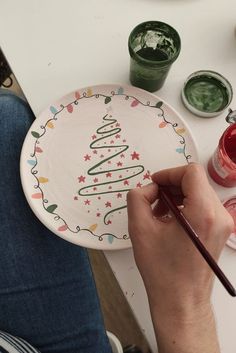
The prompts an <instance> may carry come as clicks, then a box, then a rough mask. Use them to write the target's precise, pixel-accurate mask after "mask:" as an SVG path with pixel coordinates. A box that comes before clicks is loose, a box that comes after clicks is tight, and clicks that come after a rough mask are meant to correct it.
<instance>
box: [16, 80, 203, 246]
mask: <svg viewBox="0 0 236 353" xmlns="http://www.w3.org/2000/svg"><path fill="white" fill-rule="evenodd" d="M120 87H122V88H123V89H124V92H126V91H128V90H130V89H132V90H134V91H137V92H138V93H141V94H142V93H143V94H145V95H148V96H150V97H152V98H153V99H154V100H156V101H161V102H163V104H164V105H166V106H167V107H169V108H170V109H171V111H173V113H174V114H175V116H176V117H177V118H178V119H179V121H181V122H182V124H183V125H184V127H186V129H187V132H188V135H189V137H190V139H191V140H192V143H193V150H194V154H195V155H194V161H199V153H198V145H197V142H196V139H195V137H194V135H193V133H192V131H191V128H190V127H189V125H188V123H187V122H186V121H185V120H184V119H183V118H182V117H181V115H180V113H178V112H177V110H176V109H175V108H173V107H172V105H171V104H169V103H168V102H166V100H165V99H162V98H161V97H159V96H158V95H155V94H154V93H151V92H148V91H146V90H143V89H141V88H139V87H135V86H132V85H127V84H117V83H114V84H113V83H107V84H97V85H88V86H85V87H82V88H77V89H74V90H71V91H70V92H69V93H67V94H65V95H63V96H61V97H60V98H57V99H55V100H54V101H53V102H51V103H50V104H48V105H47V106H46V107H45V108H44V109H43V110H42V111H41V112H40V113H39V114H38V115H37V117H36V118H35V120H34V121H33V123H32V124H31V126H30V127H29V130H28V131H27V133H26V135H25V138H24V142H23V144H22V148H21V153H20V179H21V185H22V189H23V192H24V195H25V197H26V200H27V202H28V205H29V207H30V208H31V210H32V211H33V213H34V215H35V216H36V217H37V218H38V219H39V221H40V222H41V223H42V224H43V225H44V226H45V227H46V228H48V229H49V230H50V231H51V232H52V233H53V234H54V235H56V236H59V237H60V238H62V239H64V240H65V241H68V242H71V243H73V244H75V245H77V246H81V247H85V248H90V249H95V250H104V251H107V250H109V251H116V250H124V249H129V248H132V243H131V240H130V238H128V239H123V240H122V239H120V241H119V246H112V244H109V243H108V242H104V243H103V242H99V243H98V244H100V243H102V244H100V245H101V246H94V242H93V241H91V239H90V241H88V244H87V242H86V241H84V238H83V240H82V241H81V242H80V239H79V238H73V236H70V235H69V234H64V233H63V232H61V233H59V231H57V230H56V229H55V228H54V227H53V226H52V224H51V223H50V222H48V220H47V219H46V217H45V218H44V217H43V216H41V213H40V212H39V211H38V208H37V207H36V206H34V202H33V201H32V199H31V198H30V193H29V192H27V185H26V180H25V178H24V173H25V163H24V162H23V158H24V155H25V153H24V152H25V150H26V148H27V142H28V141H27V140H28V137H29V136H30V132H31V129H32V127H33V126H34V125H35V124H36V122H37V120H38V119H40V117H41V116H43V115H44V114H45V113H46V112H47V110H49V109H50V107H51V106H52V105H53V106H54V105H56V106H57V105H60V102H61V101H62V100H63V99H66V97H69V96H70V95H72V94H75V93H76V92H86V90H88V89H92V90H96V89H98V88H102V89H103V90H107V89H108V88H111V89H112V91H113V90H114V89H118V88H120ZM124 240H125V241H124ZM90 243H92V244H90ZM117 245H118V244H117Z"/></svg>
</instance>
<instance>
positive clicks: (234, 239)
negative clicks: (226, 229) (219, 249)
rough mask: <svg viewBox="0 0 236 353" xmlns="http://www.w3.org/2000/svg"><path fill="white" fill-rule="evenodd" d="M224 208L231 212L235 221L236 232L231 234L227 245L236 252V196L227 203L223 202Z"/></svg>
mask: <svg viewBox="0 0 236 353" xmlns="http://www.w3.org/2000/svg"><path fill="white" fill-rule="evenodd" d="M223 206H224V207H225V208H226V210H227V211H228V212H229V214H230V215H231V216H232V218H233V220H234V225H235V227H234V231H233V233H231V234H230V237H229V239H228V240H227V242H226V244H227V245H228V246H230V247H231V248H233V249H235V250H236V196H233V197H231V198H229V199H227V200H225V201H223Z"/></svg>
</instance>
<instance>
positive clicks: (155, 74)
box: [128, 21, 181, 92]
mask: <svg viewBox="0 0 236 353" xmlns="http://www.w3.org/2000/svg"><path fill="white" fill-rule="evenodd" d="M128 47H129V54H130V82H131V84H132V85H134V86H136V87H140V88H143V89H145V90H147V91H149V92H155V91H157V90H158V89H160V88H161V87H162V86H163V84H164V82H165V79H166V77H167V74H168V72H169V70H170V67H171V65H172V64H173V62H174V61H175V60H176V59H177V57H178V56H179V53H180V48H181V41H180V37H179V34H178V32H177V31H176V30H175V29H174V28H173V27H171V26H169V25H168V24H166V23H164V22H159V21H148V22H143V23H141V24H139V25H138V26H136V27H135V28H134V29H133V30H132V32H131V33H130V36H129V40H128Z"/></svg>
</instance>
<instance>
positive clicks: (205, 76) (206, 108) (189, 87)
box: [182, 70, 233, 118]
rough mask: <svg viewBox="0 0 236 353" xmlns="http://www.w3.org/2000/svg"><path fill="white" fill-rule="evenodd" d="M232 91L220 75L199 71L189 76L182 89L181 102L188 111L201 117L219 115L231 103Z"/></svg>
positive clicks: (227, 82) (209, 71)
mask: <svg viewBox="0 0 236 353" xmlns="http://www.w3.org/2000/svg"><path fill="white" fill-rule="evenodd" d="M232 98H233V89H232V86H231V84H230V83H229V81H228V80H227V79H226V78H225V77H223V76H222V75H221V74H219V73H218V72H215V71H211V70H200V71H196V72H194V73H193V74H191V75H190V76H189V77H188V78H187V80H186V82H185V84H184V87H183V90H182V100H183V103H184V105H185V106H186V108H187V109H188V110H190V111H191V112H192V113H194V114H195V115H198V116H201V117H206V118H208V117H214V116H217V115H219V114H221V113H222V112H223V111H224V110H225V109H226V108H227V107H228V106H229V104H230V103H231V101H232Z"/></svg>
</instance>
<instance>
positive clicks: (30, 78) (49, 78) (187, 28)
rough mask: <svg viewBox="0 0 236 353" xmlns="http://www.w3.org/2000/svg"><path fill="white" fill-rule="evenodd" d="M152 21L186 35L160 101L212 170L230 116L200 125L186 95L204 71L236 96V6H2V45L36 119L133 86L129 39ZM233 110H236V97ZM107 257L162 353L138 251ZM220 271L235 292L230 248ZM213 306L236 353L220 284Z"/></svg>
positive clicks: (41, 1) (230, 0) (228, 352)
mask: <svg viewBox="0 0 236 353" xmlns="http://www.w3.org/2000/svg"><path fill="white" fill-rule="evenodd" d="M147 20H160V21H164V22H167V23H169V24H171V25H172V26H173V27H175V28H176V29H177V30H178V32H179V34H180V37H181V39H182V50H181V54H180V56H179V58H178V60H177V61H176V62H175V63H174V65H173V66H172V68H171V71H170V73H169V75H168V78H167V81H166V83H165V85H164V87H163V88H162V89H161V90H160V91H159V92H158V96H159V97H161V98H162V99H164V100H166V101H167V102H168V103H170V104H171V105H172V106H173V107H174V108H175V109H176V110H177V111H178V112H179V113H180V114H181V116H182V117H183V119H184V120H185V121H186V122H187V124H188V125H189V127H190V128H191V130H192V133H193V135H194V137H195V139H196V142H197V144H198V150H199V156H200V161H201V162H202V163H203V164H204V165H206V162H207V160H208V159H209V157H210V156H211V154H212V152H213V151H214V149H215V147H216V145H217V143H218V140H219V137H220V135H221V134H222V132H223V131H224V129H225V128H226V127H227V123H226V122H225V119H224V117H225V116H226V114H227V112H226V113H225V114H222V115H221V116H219V117H217V118H212V119H202V118H197V117H195V116H194V115H192V114H191V113H190V112H188V111H187V110H186V109H185V108H184V106H183V104H182V102H181V99H180V91H181V88H182V86H183V83H184V80H185V78H186V77H187V76H188V75H189V74H190V73H192V72H194V71H196V70H200V69H211V70H215V71H218V72H220V73H221V74H223V75H224V76H226V77H227V78H228V79H229V80H230V82H231V84H232V86H233V88H234V90H235V91H236V39H235V33H234V28H235V26H236V2H235V0H225V1H220V0H117V1H114V0H100V1H98V0H86V1H81V0H80V1H79V0H77V1H76V0H67V1H64V0H60V1H58V0H50V1H48V0H21V1H18V0H15V1H14V0H0V46H1V47H2V50H3V51H4V53H5V55H6V57H7V59H8V61H9V63H10V65H11V67H12V70H13V72H14V73H15V75H16V77H17V79H18V81H19V84H20V85H21V87H22V89H23V91H24V93H25V96H26V97H27V99H28V101H29V103H30V105H31V107H32V109H33V111H34V113H35V114H36V115H37V114H38V113H39V112H40V111H41V110H43V109H44V107H46V106H47V105H48V104H49V103H51V102H53V101H54V100H55V99H57V98H60V97H61V96H63V95H64V94H66V93H68V92H70V91H73V90H75V89H77V88H82V87H87V86H91V85H95V84H101V83H120V84H128V83H129V80H128V72H129V54H128V49H127V39H128V36H129V33H130V31H131V30H132V29H133V27H135V26H136V25H137V24H138V23H140V22H143V21H147ZM231 107H232V109H236V98H235V97H234V98H233V101H232V104H231ZM212 185H213V186H214V188H215V190H216V192H217V193H218V195H219V197H220V198H221V199H224V198H226V197H228V196H230V195H233V194H236V188H231V189H226V188H223V187H220V186H218V185H216V184H215V183H214V182H212ZM106 257H107V259H108V261H109V263H110V265H111V267H112V269H113V271H114V273H115V275H116V278H117V279H118V281H119V283H120V286H121V288H122V289H123V291H124V293H125V295H126V297H127V300H128V302H129V304H130V305H131V307H132V309H133V311H134V313H135V315H136V318H137V320H138V322H139V324H140V325H141V327H142V329H143V331H144V333H145V335H146V337H147V339H148V341H149V343H150V346H151V347H152V349H153V351H154V352H155V351H156V343H155V338H154V333H153V329H152V325H151V320H150V315H149V310H148V305H147V299H146V294H145V292H144V288H143V285H142V282H141V279H140V276H139V274H138V272H137V269H136V266H135V264H134V259H133V254H132V250H131V249H128V250H122V251H113V252H109V253H108V252H106ZM220 265H221V267H222V269H223V270H224V271H225V273H226V275H227V276H228V277H229V278H230V280H231V281H232V282H233V283H234V284H235V285H236V252H235V251H233V250H231V249H229V248H228V247H226V248H225V249H224V251H223V254H222V257H221V260H220ZM213 303H214V307H215V314H216V317H217V322H218V324H217V325H218V333H219V339H220V344H221V347H222V353H235V352H236V340H235V318H236V300H235V299H233V298H231V297H230V296H229V295H228V294H227V293H226V292H225V290H224V289H223V288H222V286H221V284H219V282H218V280H216V283H215V287H214V292H213ZM200 339H201V338H200V337H199V340H200Z"/></svg>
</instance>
